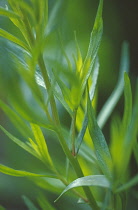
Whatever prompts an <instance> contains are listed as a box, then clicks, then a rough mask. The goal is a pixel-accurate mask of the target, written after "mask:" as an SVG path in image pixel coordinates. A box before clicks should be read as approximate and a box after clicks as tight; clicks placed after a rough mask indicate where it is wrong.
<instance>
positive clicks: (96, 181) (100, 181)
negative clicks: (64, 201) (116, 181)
mask: <svg viewBox="0 0 138 210" xmlns="http://www.w3.org/2000/svg"><path fill="white" fill-rule="evenodd" d="M82 186H97V187H103V188H110V182H109V181H108V180H107V178H106V177H105V176H104V175H90V176H85V177H81V178H78V179H76V180H75V181H73V182H72V183H71V184H69V185H68V186H67V187H66V188H65V190H64V191H63V192H62V193H61V194H60V196H59V197H58V198H57V199H56V200H55V202H56V201H57V200H58V199H59V198H60V197H61V196H62V195H63V194H64V193H65V192H67V191H68V190H70V189H73V188H76V187H82Z"/></svg>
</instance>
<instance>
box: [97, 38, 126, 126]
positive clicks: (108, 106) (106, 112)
mask: <svg viewBox="0 0 138 210" xmlns="http://www.w3.org/2000/svg"><path fill="white" fill-rule="evenodd" d="M128 50H129V49H128V43H126V42H124V43H123V46H122V55H121V64H120V74H119V78H118V82H117V85H116V87H115V89H114V90H113V92H112V94H111V95H110V97H109V98H108V100H107V101H106V102H105V104H104V106H103V107H102V109H101V111H100V113H99V114H98V117H97V121H98V125H99V126H100V128H103V126H104V125H105V123H106V121H107V120H108V118H109V116H110V115H111V113H112V111H113V109H114V108H115V106H116V104H117V102H118V100H119V98H120V96H121V94H122V92H123V87H124V77H123V75H124V72H128V70H129V53H128Z"/></svg>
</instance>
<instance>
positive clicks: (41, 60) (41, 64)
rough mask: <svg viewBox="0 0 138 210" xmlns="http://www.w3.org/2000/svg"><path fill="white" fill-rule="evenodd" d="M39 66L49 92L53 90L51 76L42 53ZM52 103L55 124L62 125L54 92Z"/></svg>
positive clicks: (51, 98) (51, 97)
mask: <svg viewBox="0 0 138 210" xmlns="http://www.w3.org/2000/svg"><path fill="white" fill-rule="evenodd" d="M39 66H40V69H41V73H42V76H43V79H44V82H45V85H46V89H47V92H49V91H50V90H51V84H50V81H49V77H48V74H47V71H46V67H45V63H44V60H43V57H42V55H40V57H39ZM50 105H51V110H52V115H53V120H54V122H55V124H56V125H57V126H58V125H60V121H59V116H58V112H57V108H56V102H55V99H54V96H53V95H52V94H51V96H50Z"/></svg>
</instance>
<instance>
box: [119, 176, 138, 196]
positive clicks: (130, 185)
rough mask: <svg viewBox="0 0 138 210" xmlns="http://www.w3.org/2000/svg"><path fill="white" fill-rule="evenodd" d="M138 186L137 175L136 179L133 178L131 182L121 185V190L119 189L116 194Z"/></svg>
mask: <svg viewBox="0 0 138 210" xmlns="http://www.w3.org/2000/svg"><path fill="white" fill-rule="evenodd" d="M137 184H138V175H136V176H135V177H133V178H132V179H131V180H130V181H128V182H127V183H125V184H123V185H121V186H120V187H119V188H117V190H116V191H115V192H116V193H119V192H122V191H125V190H127V189H129V188H132V187H133V186H134V185H137Z"/></svg>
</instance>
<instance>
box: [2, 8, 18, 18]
mask: <svg viewBox="0 0 138 210" xmlns="http://www.w3.org/2000/svg"><path fill="white" fill-rule="evenodd" d="M0 15H3V16H7V17H9V18H15V19H19V18H20V16H19V15H18V14H16V13H15V12H13V11H10V10H7V9H4V8H3V7H0Z"/></svg>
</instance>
